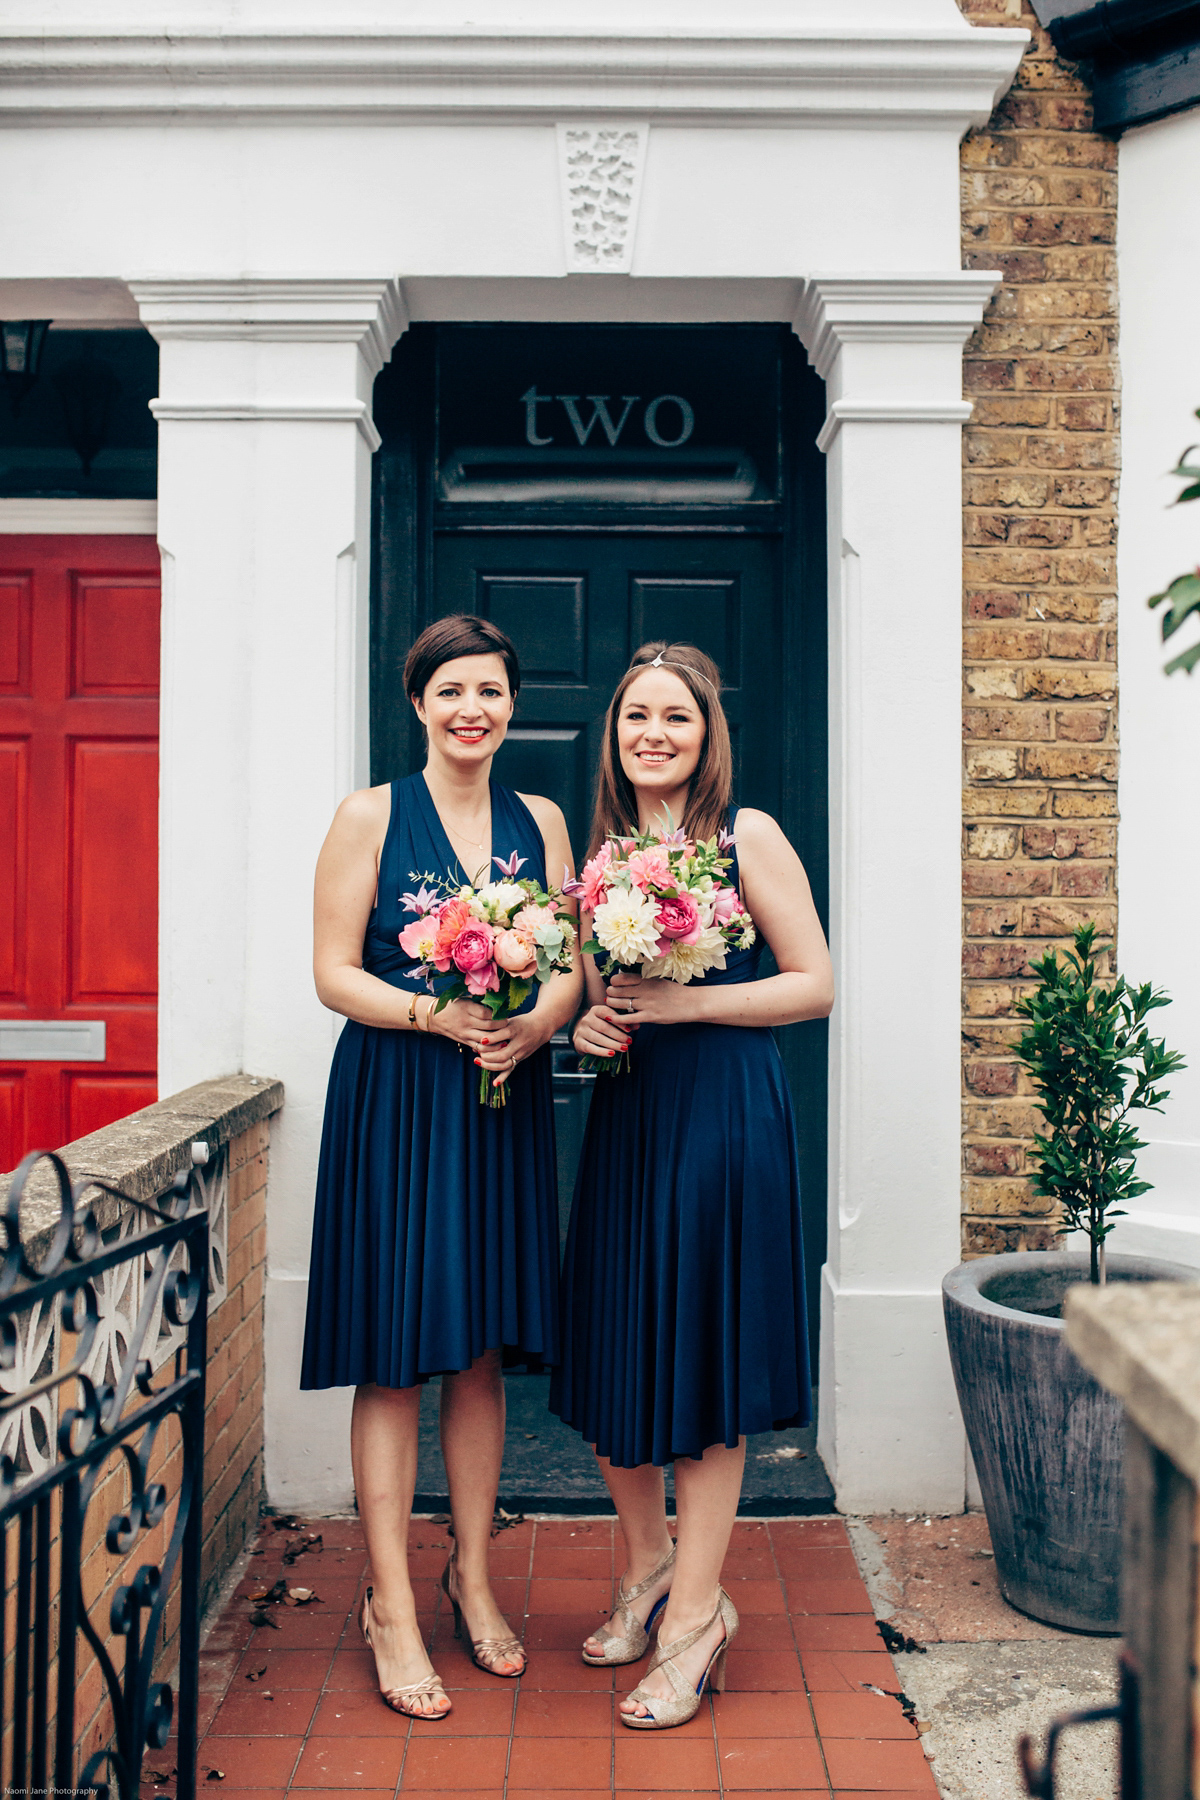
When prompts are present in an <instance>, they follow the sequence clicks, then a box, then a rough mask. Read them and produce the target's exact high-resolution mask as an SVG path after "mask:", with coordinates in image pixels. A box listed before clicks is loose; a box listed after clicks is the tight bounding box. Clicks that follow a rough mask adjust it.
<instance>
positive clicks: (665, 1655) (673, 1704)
mask: <svg viewBox="0 0 1200 1800" xmlns="http://www.w3.org/2000/svg"><path fill="white" fill-rule="evenodd" d="M718 1618H719V1619H722V1620H723V1621H724V1624H725V1636H724V1637H723V1638H722V1639H721V1642H720V1643H719V1644H718V1645H717V1647H716V1649H715V1650H714V1651H713V1653H712V1655H711V1656H710V1657H709V1659H708V1666H707V1668H706V1669H705V1671H704V1673H703V1675H701V1677H700V1680H699V1682H698V1684H697V1685H696V1686H695V1687H694V1688H693V1686H692V1684H691V1682H690V1681H689V1680H688V1679H687V1677H686V1675H682V1674H681V1673H680V1671H679V1670H678V1669H677V1668H676V1667H675V1663H674V1661H673V1658H674V1657H676V1656H682V1655H683V1652H684V1651H685V1650H690V1649H691V1647H692V1645H693V1644H698V1643H699V1642H700V1639H701V1638H702V1637H703V1636H704V1634H705V1632H706V1631H711V1630H712V1627H713V1626H714V1625H715V1624H716V1622H717V1620H718ZM737 1628H738V1616H737V1608H736V1607H735V1606H734V1604H733V1601H732V1600H731V1599H730V1598H729V1595H728V1594H727V1593H726V1592H725V1589H724V1588H718V1589H717V1610H716V1612H714V1614H713V1616H712V1618H711V1619H706V1620H705V1622H704V1624H703V1625H697V1627H696V1629H695V1631H689V1632H688V1633H687V1635H686V1636H685V1637H681V1638H676V1639H675V1642H674V1643H673V1644H664V1643H663V1642H662V1640H661V1638H660V1639H659V1645H658V1649H657V1650H656V1651H655V1653H654V1660H653V1662H652V1663H651V1664H650V1668H649V1671H648V1673H650V1674H651V1675H653V1673H654V1671H655V1669H665V1670H666V1672H667V1680H668V1681H669V1682H670V1683H671V1686H672V1687H673V1688H674V1689H675V1697H674V1699H671V1700H664V1699H663V1697H662V1695H661V1694H648V1693H646V1692H645V1691H644V1690H643V1688H642V1687H641V1686H640V1685H639V1686H638V1687H635V1688H634V1690H633V1692H632V1694H630V1696H629V1698H630V1699H631V1700H636V1701H637V1702H638V1704H639V1705H640V1706H644V1707H645V1708H646V1709H647V1710H646V1716H645V1718H644V1719H639V1718H638V1717H637V1715H636V1714H635V1713H626V1712H619V1713H618V1715H617V1716H618V1718H619V1719H620V1721H621V1723H622V1725H628V1726H629V1729H630V1730H631V1731H665V1730H666V1729H667V1727H668V1726H671V1725H686V1724H687V1722H688V1720H689V1719H693V1718H695V1716H696V1713H697V1712H698V1711H699V1708H700V1701H701V1699H702V1698H703V1695H704V1687H705V1683H706V1682H707V1684H708V1686H709V1687H710V1688H711V1689H712V1691H713V1693H714V1694H723V1693H724V1692H725V1658H726V1656H727V1655H728V1654H729V1646H730V1644H732V1642H733V1640H734V1638H735V1637H736V1636H737ZM652 1706H653V1707H655V1708H657V1711H655V1712H651V1711H650V1710H649V1709H650V1708H651V1707H652Z"/></svg>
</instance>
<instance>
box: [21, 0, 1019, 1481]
mask: <svg viewBox="0 0 1200 1800" xmlns="http://www.w3.org/2000/svg"><path fill="white" fill-rule="evenodd" d="M464 10H465V12H466V13H468V14H469V16H470V19H471V20H472V21H473V25H472V26H471V28H469V29H468V28H465V27H464V29H462V30H460V31H456V30H455V26H454V22H455V19H456V18H457V17H458V15H459V13H460V12H463V11H464ZM18 15H19V18H20V19H21V20H24V21H25V24H24V27H23V34H22V28H21V27H20V26H19V25H18V24H17V23H15V22H14V21H15V20H17V18H18ZM164 19H166V20H168V21H169V24H170V27H171V35H170V36H169V37H168V36H165V35H163V33H164ZM506 24H507V27H508V28H507V29H505V25H506ZM73 26H74V27H76V28H77V29H79V30H80V31H81V33H82V34H83V35H82V36H81V37H80V39H79V40H78V41H72V40H71V38H70V32H71V29H72V27H73ZM139 30H140V31H142V32H143V33H144V34H145V35H144V36H140V37H139V36H138V31H139ZM318 30H320V31H321V32H323V33H325V34H326V35H328V34H330V33H332V34H334V35H335V36H336V34H338V33H343V34H344V35H343V36H342V37H339V38H338V39H337V42H336V43H335V44H333V45H332V46H331V45H330V44H328V43H314V42H312V41H311V36H310V37H306V35H305V34H306V33H309V34H313V33H315V32H316V31H318ZM421 32H428V33H429V34H430V36H429V38H428V39H421V41H420V42H418V41H417V37H415V36H414V35H413V34H414V33H417V34H419V33H421ZM488 32H491V33H492V34H493V35H492V37H491V38H490V39H489V38H488V36H487V34H488ZM256 33H259V34H261V35H259V36H256V35H255V34H256ZM523 33H524V35H522V34H523ZM189 34H190V35H189ZM389 34H390V35H389ZM406 34H407V35H406ZM439 34H440V35H439ZM435 40H436V41H435ZM1024 41H1025V36H1024V34H1023V33H1021V32H1019V31H1008V30H996V31H981V30H975V29H973V28H971V27H969V26H968V25H967V24H966V22H965V21H964V19H963V17H962V14H961V12H960V11H959V9H958V7H957V5H956V4H955V0H836V3H835V0H749V4H747V5H746V6H744V7H740V6H739V7H735V6H734V4H733V0H646V3H644V4H643V3H642V0H618V3H617V4H616V5H611V4H607V3H606V4H605V5H603V6H601V5H599V4H594V5H592V6H591V7H590V9H588V10H582V9H581V10H575V11H572V13H571V18H570V23H569V26H568V25H564V23H563V9H562V7H561V6H560V5H559V4H558V0H524V3H521V0H482V3H481V4H480V5H479V6H475V5H474V4H472V5H471V6H467V5H466V0H462V5H461V6H459V5H452V6H447V7H441V6H438V7H433V6H431V5H429V4H428V0H426V3H425V4H417V3H414V4H412V5H408V6H405V5H399V6H393V5H390V4H388V5H385V4H383V0H350V4H347V5H345V6H343V7H340V8H338V9H336V10H335V9H333V8H332V6H331V5H330V4H329V3H328V0H303V4H296V5H286V6H285V5H283V4H282V0H242V3H240V4H238V5H237V6H236V7H235V6H233V5H232V4H228V5H227V4H225V0H191V4H188V5H178V6H164V4H163V0H123V5H122V10H121V12H120V13H119V14H116V15H114V14H113V12H112V8H111V6H110V5H109V4H108V0H104V3H103V4H101V0H57V3H56V4H51V5H49V6H47V5H45V4H40V5H39V6H38V7H37V9H36V11H35V10H34V9H33V7H32V4H31V0H20V4H18V0H2V4H0V80H2V81H3V86H4V92H5V104H6V124H7V129H6V130H5V131H4V132H2V133H0V186H2V187H3V191H4V193H5V196H6V212H5V274H4V277H3V278H2V279H0V317H22V316H48V313H50V312H52V313H53V314H54V316H59V317H67V316H70V317H72V318H75V319H81V318H86V317H88V316H89V310H88V309H89V308H94V309H95V311H93V312H92V314H91V316H93V317H95V316H105V317H109V316H111V317H128V316H129V308H130V304H131V300H132V303H133V304H134V305H136V306H140V308H141V316H142V317H143V318H144V320H145V322H146V323H147V325H148V326H149V328H150V329H151V330H152V331H153V332H154V333H155V335H156V336H157V337H158V339H159V342H160V344H161V346H162V364H161V368H162V377H161V388H160V398H159V400H158V402H156V405H155V411H156V413H157V415H158V417H159V421H160V426H161V437H160V464H159V466H160V493H159V510H158V528H159V537H160V542H161V544H162V546H163V552H164V639H163V643H164V678H163V763H162V769H163V774H162V794H163V802H162V886H161V915H162V931H161V940H162V991H161V1032H162V1038H161V1043H162V1064H161V1080H162V1083H163V1085H164V1087H165V1088H168V1089H169V1088H173V1087H178V1086H182V1085H185V1084H186V1083H188V1082H191V1081H195V1080H198V1079H201V1078H202V1077H204V1076H208V1075H216V1074H221V1073H225V1072H226V1071H228V1070H232V1069H249V1070H251V1071H253V1072H256V1073H258V1074H263V1075H271V1076H280V1077H282V1078H283V1079H284V1081H285V1083H286V1090H287V1100H286V1105H285V1108H284V1111H283V1114H282V1116H281V1118H280V1120H279V1122H278V1125H277V1129H276V1136H275V1141H274V1146H273V1156H272V1167H271V1191H270V1201H269V1220H268V1282H267V1309H266V1317H267V1419H266V1428H267V1481H268V1490H269V1494H270V1497H271V1499H272V1501H273V1502H275V1503H276V1504H278V1505H280V1506H283V1507H289V1508H290V1507H297V1508H311V1509H317V1508H320V1507H322V1506H337V1505H344V1504H346V1502H347V1501H348V1500H349V1499H350V1497H351V1486H350V1473H349V1458H348V1453H347V1438H346V1429H345V1426H346V1413H347V1410H348V1407H347V1404H346V1402H347V1400H348V1396H347V1395H344V1394H335V1395H325V1396H316V1395H301V1394H300V1393H299V1392H298V1388H297V1374H298V1367H299V1339H300V1328H301V1323H302V1319H303V1310H304V1302H305V1285H306V1275H307V1263H308V1240H309V1230H310V1222H311V1211H312V1192H313V1176H314V1169H315V1161H316V1148H317V1141H318V1134H319V1130H320V1122H321V1111H322V1105H323V1100H324V1089H325V1080H326V1075H327V1070H328V1064H329V1056H330V1052H331V1048H332V1044H333V1039H334V1033H335V1022H334V1021H333V1020H332V1019H331V1017H330V1016H329V1015H328V1014H325V1013H323V1012H322V1010H321V1008H320V1007H319V1006H318V1005H317V1002H316V999H315V996H314V994H313V992H312V986H311V977H310V973H309V956H310V928H311V926H310V921H311V910H310V909H311V876H312V866H313V861H314V859H315V855H316V850H317V847H318V844H319V842H320V838H321V835H322V834H323V832H324V830H325V828H326V825H327V822H328V820H329V818H330V816H331V815H332V812H333V810H334V807H335V805H336V803H337V801H338V800H339V799H340V798H341V796H342V795H343V794H344V793H345V792H346V791H347V790H348V789H349V788H350V787H352V786H353V785H355V784H357V783H360V782H361V781H362V780H363V779H364V778H365V757H364V745H365V724H366V718H365V706H364V684H365V654H364V651H365V642H366V613H367V595H368V593H369V548H370V539H369V506H368V501H369V448H370V442H371V439H372V437H373V432H372V428H371V426H370V422H369V419H368V418H367V416H366V413H367V405H366V403H367V402H369V397H370V379H371V375H372V373H373V371H374V369H375V368H377V367H378V366H379V363H380V361H381V360H382V358H383V357H384V356H385V355H386V354H387V352H388V350H389V349H390V346H391V344H392V343H393V342H394V341H395V338H396V336H397V335H398V333H399V332H400V331H401V330H402V329H403V326H404V320H405V317H406V316H407V317H409V318H432V319H450V318H459V319H463V318H466V319H472V318H473V319H547V320H556V319H557V320H572V319H595V320H604V319H612V320H621V319H640V320H644V321H646V322H654V321H663V322H667V321H672V320H677V319H691V320H714V321H719V320H724V319H730V320H733V319H759V320H782V321H786V322H788V323H791V324H793V325H794V326H795V328H796V330H797V331H798V332H799V334H800V336H801V337H802V339H803V341H804V343H805V346H806V348H807V349H808V352H809V355H810V357H811V359H812V361H813V362H814V365H815V367H816V368H817V370H818V372H819V373H820V374H821V375H822V377H823V378H824V379H825V381H826V383H827V391H828V395H829V400H830V417H829V420H828V422H827V424H826V426H825V428H824V430H823V432H822V434H821V438H820V442H821V445H822V448H824V449H826V450H828V452H829V455H830V483H829V494H830V501H829V539H830V545H831V555H830V565H831V567H830V595H829V604H830V616H831V640H832V645H833V653H832V667H831V703H832V721H831V729H832V732H833V746H832V749H833V756H832V761H833V784H832V794H831V802H832V804H831V815H832V819H833V836H834V842H833V853H834V868H835V880H834V917H833V922H832V929H831V936H832V939H833V947H834V953H835V957H836V959H837V967H838V979H839V1001H838V1008H837V1010H836V1012H835V1017H834V1021H833V1032H832V1039H831V1041H832V1045H833V1052H832V1056H833V1062H832V1068H831V1094H832V1106H833V1121H832V1122H833V1131H832V1134H831V1171H830V1177H831V1178H830V1251H829V1263H828V1267H827V1269H826V1274H825V1284H824V1306H823V1322H822V1370H821V1381H822V1398H821V1414H822V1424H821V1432H822V1448H823V1451H824V1453H825V1455H826V1457H827V1460H828V1462H829V1464H830V1468H831V1471H832V1473H833V1476H834V1480H835V1483H836V1486H837V1492H838V1499H839V1503H840V1504H841V1505H842V1506H843V1508H844V1509H846V1510H851V1511H873V1510H887V1509H888V1508H891V1507H897V1508H901V1509H906V1510H913V1509H916V1508H918V1507H922V1508H925V1509H934V1508H936V1509H939V1510H941V1509H950V1508H953V1507H955V1506H959V1505H961V1504H962V1502H963V1496H964V1449H963V1437H962V1428H961V1423H960V1421H959V1418H958V1415H957V1409H956V1406H955V1403H954V1397H953V1389H952V1383H951V1381H950V1373H949V1366H948V1360H947V1357H946V1350H945V1341H944V1335H943V1331H942V1323H941V1306H940V1296H939V1285H940V1282H941V1278H942V1276H943V1274H944V1273H945V1271H946V1269H947V1268H948V1267H950V1266H951V1265H952V1264H953V1263H955V1262H956V1261H957V1259H958V1229H959V1226H958V1221H959V1178H958V1160H959V1123H958V1084H959V1075H958V1047H957V1045H958V1003H957V991H958V980H959V961H960V926H959V903H958V880H959V830H960V820H959V801H958V772H959V755H960V749H959V732H960V706H959V662H960V648H959V645H960V610H961V497H960V482H961V458H960V441H959V439H960V430H961V426H962V423H963V422H964V420H965V418H966V417H967V415H968V413H969V407H967V406H966V405H965V404H964V402H963V401H962V397H961V395H962V386H961V346H962V343H963V342H964V340H965V338H966V336H967V335H968V334H969V332H970V331H971V329H972V328H973V327H974V325H975V324H976V323H977V322H978V319H979V317H980V316H981V313H982V309H983V306H984V304H985V303H986V299H987V296H988V294H989V292H990V291H991V287H992V278H991V277H989V276H987V275H985V274H970V275H967V274H964V273H963V272H962V271H961V269H960V266H959V264H960V257H959V205H958V144H959V139H960V136H961V133H962V131H963V130H964V129H965V128H966V127H967V126H968V125H969V124H971V123H981V122H983V121H984V120H986V119H987V117H988V116H989V114H990V112H991V110H992V107H993V106H994V104H995V102H996V100H997V99H998V98H999V95H1000V94H1001V93H1002V92H1003V90H1004V87H1005V86H1006V85H1007V82H1008V81H1009V80H1010V79H1011V76H1012V73H1013V71H1014V69H1015V66H1016V63H1017V60H1018V58H1019V56H1020V53H1021V50H1022V48H1023V45H1024ZM364 43H366V46H367V48H366V50H364V49H363V44H364ZM364 58H365V61H364ZM22 112H23V113H24V114H25V116H26V117H28V119H29V120H30V122H31V129H30V130H28V131H23V130H22V129H21V128H20V125H19V123H18V121H19V119H20V117H21V114H22ZM606 119H607V120H609V121H610V122H627V121H628V120H630V119H636V120H641V121H644V129H645V130H646V131H647V132H648V140H647V144H646V153H645V157H644V162H643V164H642V171H643V172H642V175H641V190H640V205H639V207H638V210H637V223H636V231H635V232H634V233H633V234H632V236H631V240H630V242H629V243H628V246H627V249H628V256H627V263H626V270H627V272H626V273H623V274H620V275H613V274H606V275H595V274H568V272H567V271H568V266H569V264H568V241H569V230H568V223H569V209H568V207H567V206H566V205H565V203H564V184H563V175H562V171H561V166H560V161H559V151H558V145H559V138H558V135H557V127H558V125H560V124H562V123H564V122H566V123H568V124H569V123H571V122H572V121H575V122H576V123H579V124H586V125H589V126H593V127H594V126H595V125H596V124H597V123H600V124H602V123H603V122H604V121H605V120H606ZM31 167H32V168H33V169H34V171H35V177H36V178H35V179H30V177H29V170H30V168H31ZM35 299H36V302H37V304H36V307H35V305H34V301H35ZM43 307H45V308H46V309H47V311H46V312H43V311H42V308H43ZM914 768H915V769H919V770H920V772H921V779H922V782H923V794H924V806H925V816H924V823H925V830H924V831H923V834H922V842H921V846H920V851H919V870H918V869H916V868H913V869H912V870H911V871H910V870H909V868H908V864H907V861H906V859H907V858H909V857H915V856H916V855H917V854H918V853H917V852H916V851H915V850H913V849H912V847H911V834H908V835H907V836H905V835H903V834H900V833H899V831H898V821H899V820H900V819H902V818H907V817H908V815H909V812H910V810H911V809H910V806H909V799H910V794H911V774H912V770H913V769H914ZM910 876H911V878H910ZM931 892H933V893H934V894H935V895H936V896H937V897H936V898H935V899H934V900H933V901H932V902H931V901H930V900H929V898H928V896H929V895H930V893H931ZM918 893H919V894H920V895H921V896H922V903H921V905H920V906H919V907H918V906H917V904H916V902H915V900H913V901H912V902H911V903H910V901H909V900H908V899H907V898H906V896H908V895H910V894H912V895H916V894H918ZM918 943H919V944H920V954H919V955H918V954H915V953H913V954H907V955H898V954H897V945H898V944H900V945H907V946H908V947H909V949H910V950H911V946H912V945H914V944H918Z"/></svg>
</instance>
